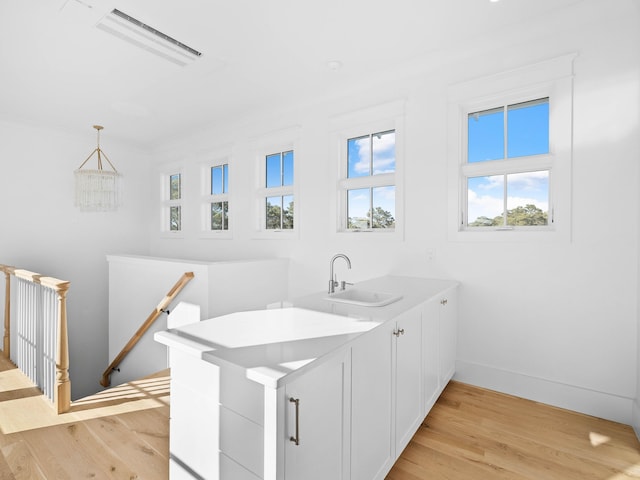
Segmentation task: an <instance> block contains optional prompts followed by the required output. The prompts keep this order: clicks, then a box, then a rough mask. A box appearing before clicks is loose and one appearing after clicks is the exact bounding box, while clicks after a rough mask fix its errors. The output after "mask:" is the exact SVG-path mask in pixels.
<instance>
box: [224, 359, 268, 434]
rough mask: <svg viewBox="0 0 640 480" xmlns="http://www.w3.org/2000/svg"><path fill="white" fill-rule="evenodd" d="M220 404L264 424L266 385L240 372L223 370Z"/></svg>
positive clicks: (259, 423)
mask: <svg viewBox="0 0 640 480" xmlns="http://www.w3.org/2000/svg"><path fill="white" fill-rule="evenodd" d="M220 404H221V405H224V406H225V407H227V408H228V409H230V410H233V411H234V412H236V413H239V414H240V415H242V416H243V417H246V418H248V419H249V420H251V421H252V422H254V423H257V424H258V425H264V387H263V386H262V385H260V384H258V383H256V382H254V381H252V380H249V379H247V378H246V377H244V376H243V375H241V374H240V373H239V372H236V371H229V370H224V369H223V370H222V371H221V374H220Z"/></svg>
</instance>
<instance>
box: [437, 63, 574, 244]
mask: <svg viewBox="0 0 640 480" xmlns="http://www.w3.org/2000/svg"><path fill="white" fill-rule="evenodd" d="M575 57H576V55H575V54H569V55H564V56H562V57H557V58H554V59H551V60H547V61H545V62H540V63H537V64H534V65H530V66H526V67H522V68H519V69H515V70H511V71H508V72H502V73H499V74H496V75H491V76H489V77H482V78H479V79H476V80H472V81H469V82H464V83H461V84H457V85H453V86H450V87H449V89H448V92H447V93H448V130H449V144H448V164H449V167H448V190H449V194H448V195H449V201H448V204H449V207H448V218H449V220H448V223H449V226H448V236H449V238H450V239H451V240H456V241H489V242H492V241H516V242H518V241H525V242H528V241H557V240H567V241H570V239H571V216H570V213H571V187H572V179H571V173H572V134H571V132H572V102H573V61H574V59H575ZM541 98H548V99H549V152H548V153H545V154H537V155H530V156H522V157H512V158H504V159H497V160H487V161H482V162H472V163H468V162H467V155H468V147H467V133H468V130H467V128H468V115H469V114H470V113H474V112H480V111H484V110H489V109H492V108H496V107H501V106H505V105H513V104H518V103H522V102H526V101H531V100H536V99H541ZM505 155H506V152H505ZM536 171H548V172H549V206H548V224H547V225H540V226H501V227H496V226H490V227H482V226H472V227H469V226H468V225H467V215H468V179H469V178H474V177H480V176H490V175H503V174H515V173H525V172H536ZM504 188H505V192H506V188H507V186H506V185H505V187H504ZM505 202H506V200H505Z"/></svg>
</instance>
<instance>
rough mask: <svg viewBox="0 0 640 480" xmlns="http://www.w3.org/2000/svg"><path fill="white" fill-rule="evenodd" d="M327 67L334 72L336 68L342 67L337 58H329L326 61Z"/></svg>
mask: <svg viewBox="0 0 640 480" xmlns="http://www.w3.org/2000/svg"><path fill="white" fill-rule="evenodd" d="M327 68H328V69H329V70H333V71H334V72H335V71H336V70H340V69H341V68H342V62H341V61H339V60H330V61H328V62H327Z"/></svg>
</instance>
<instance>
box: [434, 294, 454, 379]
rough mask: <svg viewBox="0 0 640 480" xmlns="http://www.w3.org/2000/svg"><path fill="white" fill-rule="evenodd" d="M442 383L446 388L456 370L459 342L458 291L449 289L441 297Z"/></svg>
mask: <svg viewBox="0 0 640 480" xmlns="http://www.w3.org/2000/svg"><path fill="white" fill-rule="evenodd" d="M439 306H440V384H441V385H442V387H443V388H444V386H446V384H447V383H448V382H449V380H451V377H453V374H454V373H455V371H456V350H457V343H458V292H457V291H456V290H455V289H452V290H449V291H448V292H446V293H445V294H444V295H442V297H441V298H440V305H439Z"/></svg>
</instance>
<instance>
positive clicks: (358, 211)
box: [344, 130, 396, 230]
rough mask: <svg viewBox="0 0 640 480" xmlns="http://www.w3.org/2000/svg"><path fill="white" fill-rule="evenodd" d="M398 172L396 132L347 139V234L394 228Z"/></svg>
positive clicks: (390, 131)
mask: <svg viewBox="0 0 640 480" xmlns="http://www.w3.org/2000/svg"><path fill="white" fill-rule="evenodd" d="M395 171H396V132H395V130H389V131H385V132H376V133H371V134H367V135H363V136H359V137H356V138H349V139H347V175H346V176H347V180H346V181H345V182H344V184H345V186H346V196H347V198H346V206H347V215H346V219H347V224H346V227H347V229H348V230H370V229H378V228H391V229H392V228H395V225H396V220H395V214H396V213H395V212H396V195H395V193H396V192H395ZM351 179H354V181H350V180H351ZM355 179H357V180H355ZM363 186H364V187H365V188H362V187H363ZM351 187H358V188H351Z"/></svg>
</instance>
